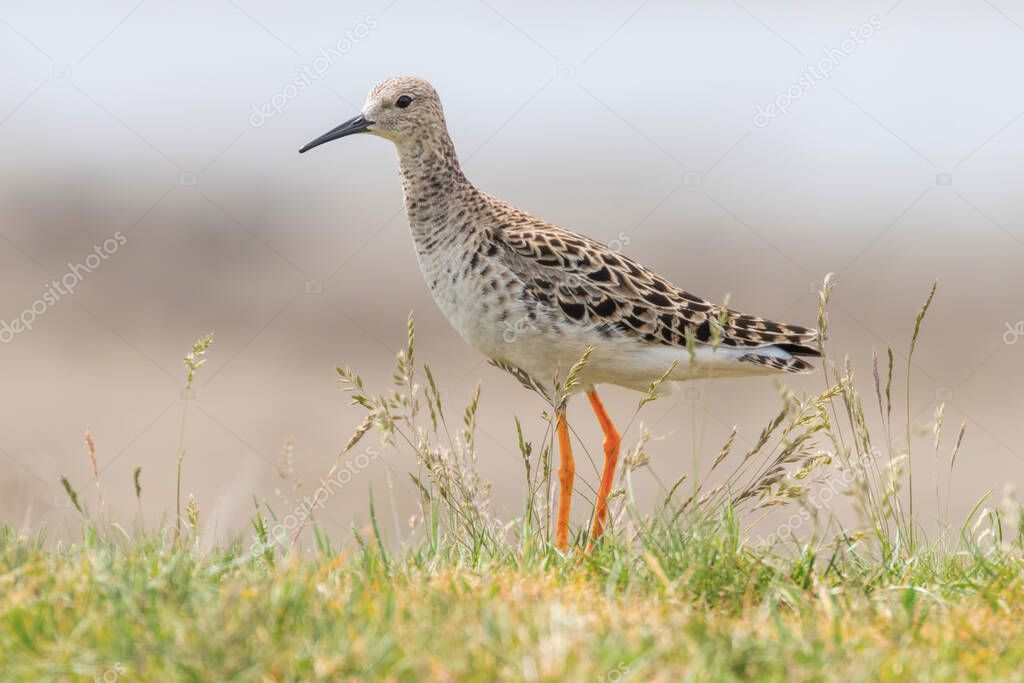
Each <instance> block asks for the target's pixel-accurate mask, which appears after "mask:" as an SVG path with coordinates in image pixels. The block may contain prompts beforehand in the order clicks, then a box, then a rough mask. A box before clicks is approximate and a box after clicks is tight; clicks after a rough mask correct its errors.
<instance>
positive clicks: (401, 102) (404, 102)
mask: <svg viewBox="0 0 1024 683" xmlns="http://www.w3.org/2000/svg"><path fill="white" fill-rule="evenodd" d="M410 104H412V98H411V97H409V96H408V95H402V96H401V97H399V98H398V99H397V100H395V106H396V107H398V108H399V109H405V108H406V107H408V106H409V105H410Z"/></svg>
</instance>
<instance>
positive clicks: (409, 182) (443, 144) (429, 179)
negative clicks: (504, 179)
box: [398, 131, 480, 247]
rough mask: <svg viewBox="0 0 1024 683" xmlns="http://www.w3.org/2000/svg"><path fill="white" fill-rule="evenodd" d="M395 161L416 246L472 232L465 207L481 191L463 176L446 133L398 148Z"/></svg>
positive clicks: (461, 237) (474, 200)
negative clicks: (397, 160)
mask: <svg viewBox="0 0 1024 683" xmlns="http://www.w3.org/2000/svg"><path fill="white" fill-rule="evenodd" d="M398 157H399V175H400V176H401V178H402V190H403V192H404V193H405V211H406V214H407V215H408V217H409V226H410V228H411V229H412V234H413V238H414V239H415V240H416V242H417V246H418V247H422V246H423V245H424V244H426V245H431V244H436V243H438V242H449V243H450V242H452V241H455V240H459V241H462V240H463V239H465V237H466V236H467V235H466V233H467V232H468V231H471V230H473V225H472V224H471V222H470V221H468V220H466V217H467V213H469V212H468V211H467V207H470V206H472V205H473V203H474V202H476V201H478V200H479V197H480V191H479V190H477V189H476V188H475V187H473V185H472V184H471V183H470V182H469V180H467V179H466V176H465V175H464V174H463V173H462V169H461V168H460V167H459V160H458V157H456V155H455V146H454V145H453V144H452V141H451V138H450V137H448V133H447V132H446V131H440V132H438V133H437V134H436V136H434V137H432V138H426V139H420V140H416V141H414V142H408V143H403V144H399V145H398Z"/></svg>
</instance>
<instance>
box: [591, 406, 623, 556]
mask: <svg viewBox="0 0 1024 683" xmlns="http://www.w3.org/2000/svg"><path fill="white" fill-rule="evenodd" d="M587 398H588V399H590V407H591V408H593V409H594V414H595V415H597V421H598V422H599V423H600V425H601V431H602V432H604V471H603V472H602V473H601V488H599V489H598V490H597V505H596V507H595V508H594V526H593V527H592V528H591V530H590V540H591V541H595V540H597V539H598V538H599V537H600V536H601V534H602V533H603V532H604V523H605V520H606V519H607V517H608V494H610V493H611V492H612V482H613V481H614V480H615V465H616V463H617V462H618V461H619V444H620V442H621V441H622V439H621V438H620V436H619V431H618V430H617V429H615V425H614V424H612V420H611V418H610V417H608V413H607V412H605V409H604V405H603V404H602V403H601V399H600V398H599V397H598V395H597V392H596V391H594V390H593V389H592V390H590V391H589V392H587Z"/></svg>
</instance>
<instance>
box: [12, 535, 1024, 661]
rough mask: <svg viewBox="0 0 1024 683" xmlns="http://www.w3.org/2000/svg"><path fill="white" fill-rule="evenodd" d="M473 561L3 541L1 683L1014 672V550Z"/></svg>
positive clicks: (685, 545)
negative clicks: (901, 557) (998, 553)
mask: <svg viewBox="0 0 1024 683" xmlns="http://www.w3.org/2000/svg"><path fill="white" fill-rule="evenodd" d="M706 532H707V534H706V535H705V534H698V533H695V532H686V533H679V534H677V535H673V536H672V537H662V538H660V539H658V540H657V541H656V542H652V543H651V544H649V546H648V548H647V549H646V550H644V551H642V552H641V551H639V550H637V549H636V548H630V549H626V548H622V547H616V546H606V547H603V548H600V549H596V550H595V551H594V552H593V553H592V555H591V556H590V557H577V558H576V559H570V560H564V559H562V558H561V557H559V556H557V555H556V554H555V553H553V552H550V551H542V550H539V549H538V550H537V551H536V552H534V553H527V555H526V556H523V557H520V558H513V557H507V558H505V559H504V560H500V559H497V558H495V559H492V560H490V561H483V562H480V563H477V564H468V563H467V562H465V559H464V558H461V559H460V557H459V555H458V553H456V554H454V555H453V554H451V553H449V552H447V551H444V550H441V551H439V552H438V553H436V554H434V553H431V552H429V551H428V550H426V549H424V550H421V551H420V552H410V553H408V555H406V556H405V557H404V558H402V559H401V560H399V559H396V558H386V557H385V556H382V555H381V554H380V552H379V551H378V550H377V549H376V548H374V547H368V548H367V549H366V550H363V551H359V552H354V553H351V554H338V555H330V554H318V555H316V556H315V557H307V558H298V557H294V558H289V557H284V558H279V559H278V560H277V561H276V562H275V563H273V564H272V565H267V564H265V563H264V562H261V561H256V560H253V559H251V557H250V558H247V557H246V555H245V554H244V550H243V549H241V548H238V549H236V551H237V552H238V553H239V555H240V557H241V558H242V559H243V561H242V562H241V563H236V562H235V560H236V557H234V556H232V555H230V554H225V555H222V554H220V553H214V554H212V555H207V556H205V557H202V558H201V559H200V558H199V556H198V553H197V552H195V551H194V549H192V548H191V547H190V546H189V544H187V543H186V544H180V543H179V544H175V543H174V542H173V541H169V540H168V541H165V542H158V541H156V540H148V541H146V540H142V541H140V540H134V541H127V540H126V541H124V542H122V543H115V542H113V541H109V540H107V541H101V540H98V539H90V540H86V542H85V543H84V544H83V545H81V546H79V547H77V548H76V549H74V550H71V551H68V552H63V553H56V552H52V551H50V550H46V549H43V548H42V547H40V546H39V545H36V544H32V543H29V542H26V541H24V540H19V539H16V538H14V537H13V536H12V535H10V534H4V536H3V539H2V541H0V591H2V594H3V599H2V601H0V671H2V672H3V677H4V679H5V680H20V681H28V680H33V681H34V680H92V679H95V678H96V677H99V680H104V677H105V680H108V681H109V680H115V679H116V680H125V681H128V680H142V681H163V680H194V681H209V680H243V681H247V680H254V681H259V680H271V681H275V680H367V679H370V680H408V681H425V680H439V681H445V680H450V681H494V680H509V681H515V680H538V681H554V680H571V681H584V680H590V681H594V680H596V681H622V680H632V681H648V680H659V681H679V680H697V681H700V680H706V681H733V680H735V681H746V680H780V681H793V680H844V681H875V680H1021V673H1020V672H1021V671H1024V614H1022V611H1024V610H1022V607H1021V605H1022V604H1024V603H1022V598H1024V595H1022V582H1021V576H1022V575H1021V566H1020V562H1019V561H1018V560H1016V559H1014V560H1011V559H1009V558H1008V557H1005V556H1004V557H1000V558H999V560H998V561H993V559H992V558H991V557H989V558H983V557H970V556H965V557H962V558H960V559H951V560H937V559H934V558H933V559H929V558H928V557H927V556H922V557H920V558H917V559H916V560H915V561H914V562H908V563H905V564H901V565H900V566H890V567H869V566H858V563H856V562H853V561H847V566H844V567H841V568H839V567H837V566H836V563H833V564H832V565H829V564H828V563H827V561H820V562H811V561H810V560H806V561H803V562H796V561H793V562H790V563H788V564H781V565H779V564H777V563H776V562H772V561H768V560H766V558H764V557H758V556H757V555H756V554H753V553H751V552H750V551H748V550H745V549H744V548H743V547H741V546H739V545H738V544H737V542H736V541H735V536H734V535H733V536H730V533H729V529H727V528H722V527H717V528H716V527H709V528H708V529H706Z"/></svg>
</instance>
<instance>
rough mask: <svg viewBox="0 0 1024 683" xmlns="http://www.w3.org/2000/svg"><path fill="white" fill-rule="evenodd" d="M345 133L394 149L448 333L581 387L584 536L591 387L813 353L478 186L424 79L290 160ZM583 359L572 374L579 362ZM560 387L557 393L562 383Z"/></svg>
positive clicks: (646, 383) (561, 504) (601, 417)
mask: <svg viewBox="0 0 1024 683" xmlns="http://www.w3.org/2000/svg"><path fill="white" fill-rule="evenodd" d="M357 133H369V134H371V135H376V136H378V137H382V138H386V139H387V140H390V141H391V142H392V143H394V145H395V147H396V148H397V149H398V169H399V176H400V177H401V180H402V190H403V192H404V194H405V208H406V213H407V215H408V219H409V226H410V228H411V231H412V238H413V242H414V243H415V246H416V254H417V257H418V259H419V264H420V268H421V270H422V271H423V277H424V278H425V280H426V282H427V285H428V286H429V287H430V291H431V293H432V294H433V296H434V300H435V301H436V302H437V305H438V306H439V307H440V309H441V311H442V312H443V313H444V315H445V317H447V319H448V320H449V322H451V324H452V326H453V327H454V328H455V329H456V330H457V331H458V332H459V334H460V335H462V338H463V339H465V341H466V342H468V343H469V344H470V345H471V346H473V347H474V348H475V349H476V350H477V351H479V352H480V353H482V354H483V355H484V356H486V357H487V358H488V359H489V360H490V361H491V362H492V363H493V364H494V365H497V366H498V367H500V368H503V369H505V370H507V371H509V372H510V373H512V374H513V375H514V376H515V377H516V378H517V379H519V381H521V382H522V383H524V384H525V385H527V386H529V387H531V388H534V389H537V390H539V391H540V392H541V393H543V394H544V395H546V396H547V397H549V398H553V397H555V396H556V394H557V393H558V391H559V390H560V387H559V384H558V380H557V378H558V377H559V376H561V377H562V379H563V380H564V378H565V376H566V374H567V372H568V371H569V369H570V368H573V367H574V366H575V367H577V369H578V374H577V378H576V382H574V383H573V387H572V388H571V389H570V390H566V391H565V392H564V393H565V394H572V393H576V392H578V391H583V392H585V393H586V395H587V398H588V399H589V401H590V405H591V407H592V408H593V410H594V412H595V414H596V415H597V420H598V423H599V424H600V426H601V430H602V431H603V433H604V444H603V447H604V468H603V472H602V475H601V483H600V486H599V488H598V493H597V500H596V503H595V507H594V512H593V517H592V521H591V528H590V535H589V540H590V541H591V542H593V541H594V540H596V539H597V538H598V537H600V535H601V534H602V532H603V531H604V528H605V524H606V519H607V515H608V495H609V494H610V493H611V489H612V483H613V480H614V476H615V467H616V463H617V461H618V457H619V443H620V436H619V432H618V431H617V430H616V428H615V425H614V423H613V422H612V420H611V418H610V417H609V416H608V413H607V412H606V411H605V409H604V406H603V405H602V403H601V399H600V398H599V397H598V394H597V390H596V388H595V387H596V386H597V385H599V384H615V385H619V386H622V387H627V388H630V389H636V390H640V391H646V390H647V389H648V388H649V387H650V386H651V383H652V382H655V381H657V380H659V379H661V378H663V377H664V379H665V380H666V381H683V380H689V379H697V378H708V377H722V376H733V377H736V376H748V375H768V374H775V373H802V372H808V371H811V370H813V369H814V368H813V367H812V366H811V365H810V364H808V363H807V362H806V361H804V360H803V359H802V358H801V356H818V355H820V351H819V345H818V335H817V332H816V331H815V330H813V329H809V328H806V327H799V326H796V325H788V324H785V323H779V322H772V321H770V320H765V319H763V318H759V317H756V316H752V315H744V314H742V313H738V312H736V311H733V310H729V309H727V308H725V307H723V306H718V305H716V304H713V303H711V302H710V301H707V300H705V299H702V298H700V297H697V296H694V295H693V294H690V293H688V292H686V291H684V290H682V289H680V288H679V287H676V286H675V285H673V284H672V283H671V282H669V281H668V280H666V279H665V278H663V277H661V276H659V275H657V274H655V273H654V272H652V271H651V270H650V269H648V268H645V267H644V266H642V265H641V264H639V263H637V262H636V261H633V260H632V259H630V258H627V257H626V256H623V255H622V254H620V253H618V252H616V251H615V250H613V249H611V248H609V247H607V246H605V245H603V244H601V243H599V242H596V241H595V240H592V239H590V238H589V237H585V236H583V235H580V234H578V233H575V232H572V231H569V230H566V229H564V228H560V227H558V226H556V225H552V224H551V223H547V222H545V221H543V220H541V219H539V218H535V217H534V216H531V215H530V214H529V213H527V212H526V211H523V210H522V209H519V208H516V207H515V206H512V205H511V204H509V203H508V202H505V201H502V200H501V199H498V198H496V197H492V196H491V195H489V194H486V193H485V192H482V191H481V190H479V189H477V188H476V187H475V186H474V185H473V184H472V183H470V182H469V180H468V179H467V178H466V176H465V175H464V174H463V172H462V169H461V168H460V166H459V162H458V159H457V157H456V154H455V147H454V145H453V144H452V140H451V137H449V135H448V128H447V125H446V123H445V117H444V111H443V109H442V107H441V100H440V98H439V97H438V94H437V92H436V91H435V90H434V88H433V87H432V86H431V85H430V84H429V83H428V82H427V81H425V80H423V79H420V78H412V77H399V78H391V79H388V80H385V81H382V82H381V83H379V84H377V85H376V86H374V87H373V89H372V90H370V94H369V95H368V97H367V98H366V103H365V104H364V106H363V109H362V112H361V113H360V114H359V115H358V116H356V117H354V118H352V119H350V120H348V121H346V122H344V123H342V124H341V125H340V126H337V127H336V128H333V129H332V130H330V131H328V132H327V133H325V134H323V135H321V136H320V137H318V138H316V139H315V140H313V141H312V142H310V143H309V144H307V145H306V146H305V147H303V148H302V149H300V150H299V152H300V153H301V152H307V151H309V150H311V149H313V148H314V147H318V146H320V145H322V144H324V143H325V142H330V141H331V140H337V139H340V138H343V137H347V136H350V135H354V134H357ZM585 354H586V358H587V360H586V362H585V363H583V364H582V367H580V365H579V364H578V362H579V361H580V359H581V358H582V357H584V355H585ZM563 389H564V387H563ZM567 400H568V395H565V396H562V397H560V398H559V399H557V400H554V401H553V405H554V413H555V433H556V435H557V440H558V447H559V456H560V464H559V468H558V478H559V483H560V489H559V501H558V517H557V524H556V528H555V543H556V546H557V547H558V548H559V549H560V550H562V551H565V550H566V549H567V547H568V538H569V511H570V506H571V504H572V492H573V480H574V476H575V465H574V461H573V455H572V446H571V444H570V440H569V428H568V423H567V422H566V413H565V404H566V402H567Z"/></svg>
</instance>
